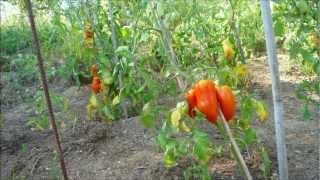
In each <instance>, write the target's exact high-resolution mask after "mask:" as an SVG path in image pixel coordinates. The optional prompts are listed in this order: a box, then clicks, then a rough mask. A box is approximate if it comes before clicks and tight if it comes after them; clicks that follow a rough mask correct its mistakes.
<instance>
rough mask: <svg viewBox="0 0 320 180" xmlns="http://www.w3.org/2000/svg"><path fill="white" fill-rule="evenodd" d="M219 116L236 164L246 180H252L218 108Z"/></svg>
mask: <svg viewBox="0 0 320 180" xmlns="http://www.w3.org/2000/svg"><path fill="white" fill-rule="evenodd" d="M219 116H220V118H221V119H222V122H223V126H224V129H225V130H226V132H227V135H228V138H229V140H230V141H231V146H232V149H233V152H234V155H235V157H236V160H237V162H238V164H239V165H240V167H241V169H242V171H243V172H244V174H245V176H246V178H247V180H252V176H251V174H250V172H249V169H248V167H247V165H246V163H245V161H244V160H243V158H242V155H241V152H240V149H239V147H238V145H237V143H236V141H235V140H234V138H233V136H232V133H231V130H230V127H229V124H228V122H227V121H226V119H225V117H224V115H223V113H222V112H221V109H220V108H219Z"/></svg>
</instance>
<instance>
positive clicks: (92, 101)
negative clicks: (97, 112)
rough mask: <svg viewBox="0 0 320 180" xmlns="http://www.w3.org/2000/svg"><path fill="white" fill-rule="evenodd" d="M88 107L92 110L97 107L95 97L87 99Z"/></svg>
mask: <svg viewBox="0 0 320 180" xmlns="http://www.w3.org/2000/svg"><path fill="white" fill-rule="evenodd" d="M89 105H91V106H92V108H95V107H97V97H96V96H95V95H92V96H91V97H90V99H89Z"/></svg>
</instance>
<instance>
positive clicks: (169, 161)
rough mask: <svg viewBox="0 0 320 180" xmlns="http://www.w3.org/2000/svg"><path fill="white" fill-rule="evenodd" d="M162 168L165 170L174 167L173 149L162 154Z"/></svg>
mask: <svg viewBox="0 0 320 180" xmlns="http://www.w3.org/2000/svg"><path fill="white" fill-rule="evenodd" d="M163 162H164V166H165V167H167V168H170V167H173V166H174V165H176V158H175V155H174V149H167V151H166V152H165V153H164V159H163Z"/></svg>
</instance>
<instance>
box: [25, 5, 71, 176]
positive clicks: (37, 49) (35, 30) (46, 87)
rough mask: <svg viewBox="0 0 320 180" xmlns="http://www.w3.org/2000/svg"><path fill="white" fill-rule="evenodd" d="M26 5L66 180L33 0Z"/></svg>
mask: <svg viewBox="0 0 320 180" xmlns="http://www.w3.org/2000/svg"><path fill="white" fill-rule="evenodd" d="M26 5H27V9H28V15H29V21H30V26H31V31H32V36H33V41H34V45H35V50H36V56H37V59H38V66H39V71H40V76H41V81H42V86H43V91H44V95H45V98H46V101H47V106H48V111H49V116H50V123H51V126H52V130H53V133H54V135H55V139H56V143H57V150H58V154H59V157H60V166H61V170H62V174H63V177H64V180H68V176H67V170H66V166H65V162H64V157H63V152H62V148H61V143H60V138H59V133H58V130H57V126H56V120H55V117H54V113H53V109H52V103H51V99H50V94H49V88H48V83H47V78H46V73H45V70H44V65H43V58H42V55H41V50H40V49H41V48H40V42H39V38H38V34H37V29H36V25H35V21H34V16H33V12H32V3H31V0H26Z"/></svg>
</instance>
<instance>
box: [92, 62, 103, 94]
mask: <svg viewBox="0 0 320 180" xmlns="http://www.w3.org/2000/svg"><path fill="white" fill-rule="evenodd" d="M98 70H99V69H98V65H97V64H94V65H92V67H91V73H92V76H93V79H92V83H91V90H92V92H93V93H94V94H98V93H99V92H100V91H101V80H100V77H99V76H98Z"/></svg>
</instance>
